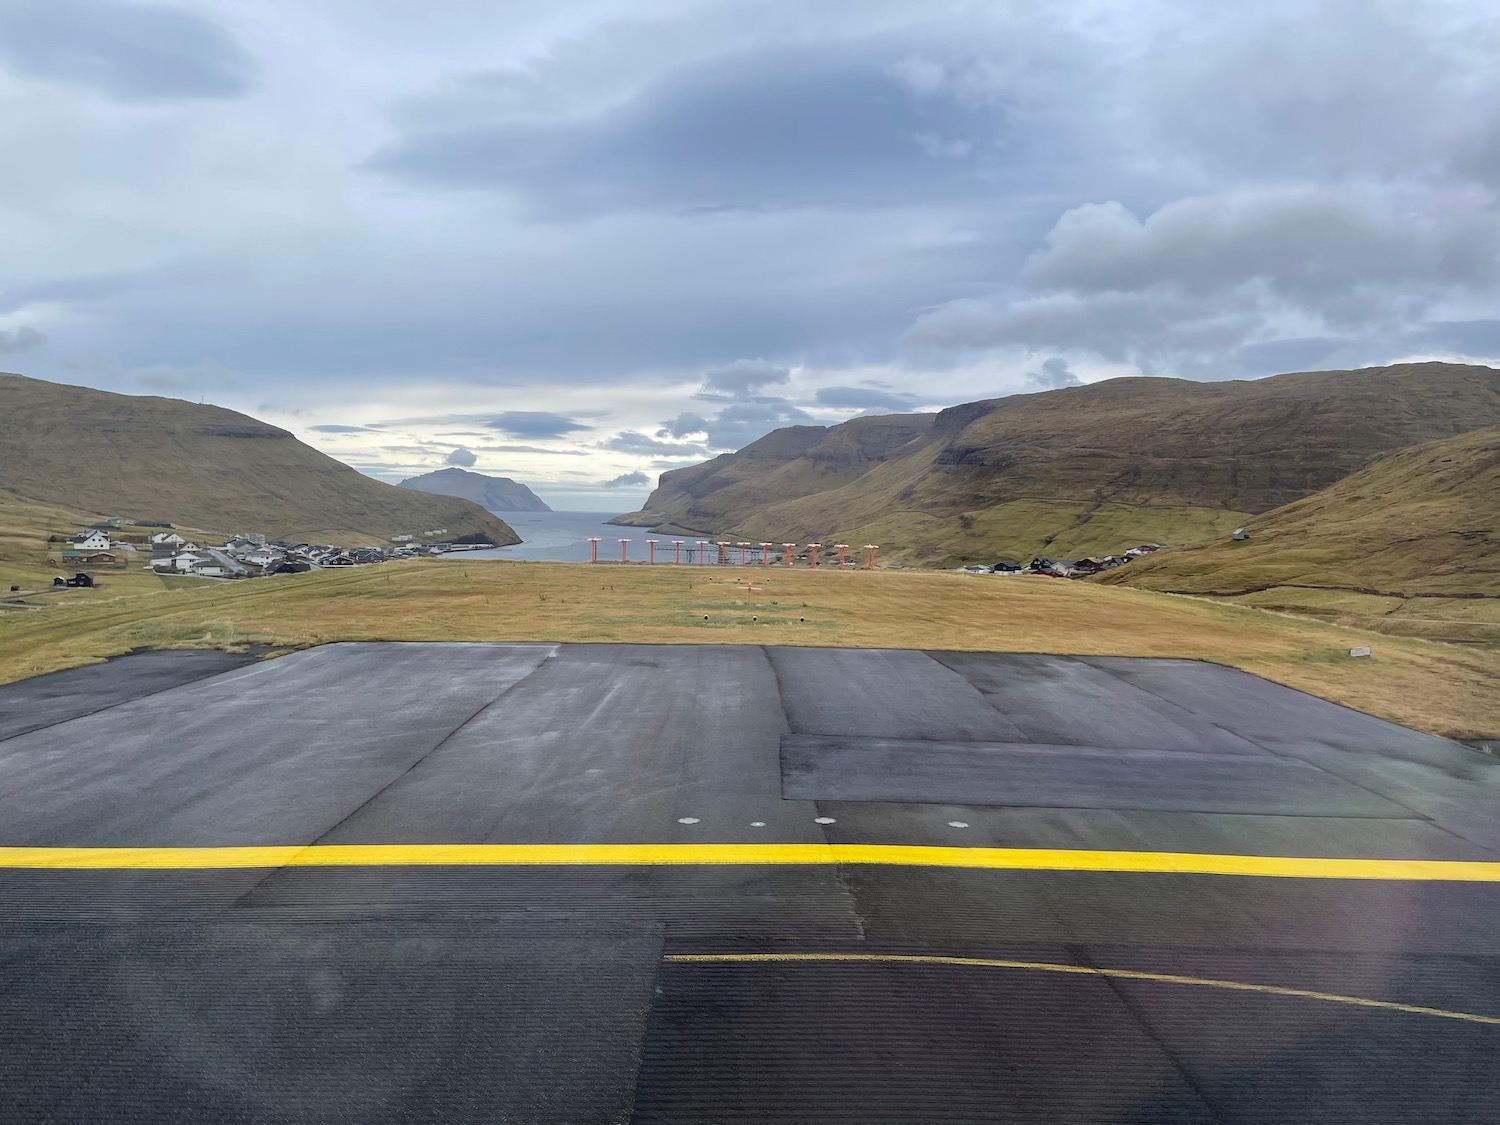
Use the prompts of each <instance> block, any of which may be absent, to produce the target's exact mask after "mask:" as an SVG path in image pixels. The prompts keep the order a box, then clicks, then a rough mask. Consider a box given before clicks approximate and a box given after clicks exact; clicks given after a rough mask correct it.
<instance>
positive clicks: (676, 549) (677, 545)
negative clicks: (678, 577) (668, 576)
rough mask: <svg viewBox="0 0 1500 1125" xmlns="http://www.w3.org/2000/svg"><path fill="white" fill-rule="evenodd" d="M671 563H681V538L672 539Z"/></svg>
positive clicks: (675, 564) (678, 564)
mask: <svg viewBox="0 0 1500 1125" xmlns="http://www.w3.org/2000/svg"><path fill="white" fill-rule="evenodd" d="M672 565H673V566H681V565H682V540H681V539H674V540H672Z"/></svg>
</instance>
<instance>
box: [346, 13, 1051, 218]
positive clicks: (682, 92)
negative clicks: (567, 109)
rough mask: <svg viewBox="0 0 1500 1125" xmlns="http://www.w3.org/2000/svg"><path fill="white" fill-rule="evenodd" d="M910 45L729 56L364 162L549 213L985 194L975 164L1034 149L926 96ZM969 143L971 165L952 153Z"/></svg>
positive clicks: (981, 109) (965, 110)
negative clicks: (628, 91) (573, 107)
mask: <svg viewBox="0 0 1500 1125" xmlns="http://www.w3.org/2000/svg"><path fill="white" fill-rule="evenodd" d="M903 51H904V48H903V47H902V46H901V44H898V43H896V42H870V43H860V44H837V43H824V44H821V45H819V46H817V47H802V48H762V49H758V50H749V51H744V52H742V53H739V54H732V55H726V56H720V57H718V58H713V59H709V60H703V61H700V62H696V63H693V64H689V65H686V66H682V67H680V68H678V69H677V70H675V71H673V72H671V73H668V74H665V75H663V76H661V77H659V78H658V79H657V80H656V81H655V82H652V83H649V84H647V85H646V86H645V87H644V88H642V89H640V90H638V91H637V92H636V93H635V94H634V95H633V96H631V97H628V98H626V99H623V100H614V101H611V102H610V103H609V105H608V106H607V107H606V108H603V109H598V110H595V111H593V112H588V113H577V114H573V115H565V116H551V117H540V116H539V115H536V114H531V115H529V116H526V117H524V118H517V117H515V116H514V115H512V114H507V115H506V118H507V119H502V120H499V121H496V122H494V123H492V124H487V125H474V124H472V123H466V124H464V125H460V126H458V127H455V128H452V129H447V130H441V129H429V130H428V131H425V132H416V133H413V134H411V135H408V136H405V137H403V138H401V139H400V140H398V141H397V142H396V143H395V144H393V145H391V146H390V147H388V148H386V149H385V150H383V151H381V152H379V153H377V154H375V155H374V156H373V157H372V158H371V159H370V161H369V163H368V165H367V166H368V167H369V168H371V169H373V170H377V171H380V172H383V173H386V174H388V175H391V176H395V177H398V178H401V179H404V180H408V181H411V182H415V183H422V184H429V185H440V186H449V187H466V188H492V189H501V190H505V191H509V192H513V193H516V194H517V195H519V196H520V197H521V198H522V199H524V200H526V201H527V202H528V203H529V204H530V205H531V206H532V207H533V208H535V209H537V210H540V211H542V212H545V213H548V214H552V215H576V214H588V213H598V212H607V211H614V210H631V209H639V208H667V209H672V210H694V211H697V212H701V211H703V210H704V209H712V210H720V209H726V208H729V209H738V208H764V207H769V208H778V207H795V206H809V205H842V206H854V207H859V206H871V205H888V204H903V203H907V202H909V201H911V200H913V199H935V198H947V199H952V198H960V197H968V198H973V197H975V196H977V195H979V194H980V193H982V192H983V191H984V190H985V185H984V182H983V180H982V179H981V178H979V177H978V176H977V175H976V165H975V161H976V160H978V159H979V158H980V156H981V154H983V153H985V152H990V153H996V152H997V151H998V150H997V149H996V145H997V143H999V142H1005V143H1006V144H1007V145H1008V146H1009V148H1010V150H1011V151H1010V152H1009V153H1008V154H1007V156H1008V158H1009V159H1011V160H1013V159H1014V158H1015V156H1016V150H1017V149H1018V148H1021V147H1023V142H1022V139H1021V138H1020V137H1019V136H1018V135H1017V134H1016V131H1015V130H1014V129H1012V128H1010V126H1009V124H1008V119H1007V115H1006V113H1005V110H1004V107H1003V106H1002V105H1001V104H999V102H998V101H995V100H992V101H989V102H985V103H976V102H973V101H966V100H963V99H960V98H957V97H954V96H952V94H951V92H950V91H949V90H947V89H946V88H944V87H942V86H941V85H939V86H938V87H935V88H934V89H932V90H931V91H928V92H926V93H925V94H924V93H923V92H919V91H916V90H913V89H912V88H911V87H910V85H909V84H907V83H906V82H903V81H902V80H901V78H900V77H899V76H898V75H897V74H896V73H895V72H894V67H893V64H894V63H895V62H896V61H897V59H898V58H899V57H900V55H901V54H902V53H903ZM458 116H459V117H460V118H463V117H472V116H473V115H472V112H471V113H466V114H459V115H458ZM961 148H962V149H963V150H964V151H965V152H966V153H968V154H970V155H969V156H968V158H967V159H954V158H952V157H953V156H955V155H956V154H957V153H958V151H959V149H961ZM934 149H936V150H937V156H936V158H935V155H934V152H933V150H934ZM991 163H997V162H995V161H993V160H992V161H991ZM979 167H981V168H982V167H983V165H982V164H981V165H980V166H979Z"/></svg>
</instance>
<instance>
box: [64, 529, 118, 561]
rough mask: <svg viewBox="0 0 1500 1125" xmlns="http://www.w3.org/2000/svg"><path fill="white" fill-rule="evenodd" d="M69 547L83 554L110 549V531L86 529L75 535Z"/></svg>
mask: <svg viewBox="0 0 1500 1125" xmlns="http://www.w3.org/2000/svg"><path fill="white" fill-rule="evenodd" d="M68 546H69V548H70V549H71V550H74V551H78V552H80V553H81V554H85V555H87V554H92V553H93V552H95V551H107V550H109V532H107V531H85V532H82V533H80V534H78V535H75V536H73V540H72V542H71V543H69V544H68Z"/></svg>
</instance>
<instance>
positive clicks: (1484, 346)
mask: <svg viewBox="0 0 1500 1125" xmlns="http://www.w3.org/2000/svg"><path fill="white" fill-rule="evenodd" d="M1420 337H1421V339H1422V341H1423V342H1424V343H1426V344H1428V345H1429V346H1431V345H1436V346H1438V347H1448V348H1454V349H1456V350H1458V351H1461V352H1467V353H1469V354H1471V355H1483V356H1500V320H1438V321H1433V322H1432V323H1430V324H1428V325H1426V326H1425V327H1424V328H1423V329H1422V331H1421V333H1420Z"/></svg>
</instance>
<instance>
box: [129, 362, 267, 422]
mask: <svg viewBox="0 0 1500 1125" xmlns="http://www.w3.org/2000/svg"><path fill="white" fill-rule="evenodd" d="M132 374H133V375H134V377H135V381H136V382H137V383H139V384H140V385H141V386H143V387H149V388H151V389H152V390H154V391H197V392H199V393H202V392H205V391H227V390H233V389H234V388H235V387H237V386H239V382H240V380H239V377H238V376H237V375H235V373H234V372H232V371H229V370H226V369H225V368H223V367H221V366H219V365H218V364H216V363H197V364H191V365H187V366H183V367H175V366H173V365H171V364H165V363H160V364H155V365H153V366H151V367H143V368H140V369H138V370H136V371H134V372H132ZM288 413H295V411H288Z"/></svg>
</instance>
